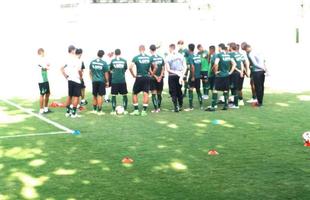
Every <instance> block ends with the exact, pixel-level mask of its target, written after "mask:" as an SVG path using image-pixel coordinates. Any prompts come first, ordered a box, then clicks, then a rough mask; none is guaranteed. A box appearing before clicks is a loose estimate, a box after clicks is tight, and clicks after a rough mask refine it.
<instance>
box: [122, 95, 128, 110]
mask: <svg viewBox="0 0 310 200" xmlns="http://www.w3.org/2000/svg"><path fill="white" fill-rule="evenodd" d="M127 105H128V97H127V95H123V106H124V110H127Z"/></svg>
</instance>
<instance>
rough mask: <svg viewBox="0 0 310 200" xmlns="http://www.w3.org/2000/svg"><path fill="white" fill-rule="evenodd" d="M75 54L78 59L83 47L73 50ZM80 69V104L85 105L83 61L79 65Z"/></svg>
mask: <svg viewBox="0 0 310 200" xmlns="http://www.w3.org/2000/svg"><path fill="white" fill-rule="evenodd" d="M75 54H76V55H77V57H78V58H79V59H81V57H82V54H83V49H76V50H75ZM81 69H82V80H81V106H85V105H87V103H88V102H87V101H86V100H85V88H86V86H85V83H84V79H83V75H84V70H85V64H84V62H83V61H82V66H81Z"/></svg>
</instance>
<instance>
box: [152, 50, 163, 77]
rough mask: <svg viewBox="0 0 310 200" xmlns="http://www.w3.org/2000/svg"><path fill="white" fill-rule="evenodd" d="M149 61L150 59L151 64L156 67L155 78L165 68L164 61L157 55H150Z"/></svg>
mask: <svg viewBox="0 0 310 200" xmlns="http://www.w3.org/2000/svg"><path fill="white" fill-rule="evenodd" d="M151 59H152V63H153V64H155V65H156V66H157V70H156V72H155V76H160V75H161V71H162V69H163V67H164V66H165V61H164V59H163V58H162V57H160V56H159V55H152V56H151Z"/></svg>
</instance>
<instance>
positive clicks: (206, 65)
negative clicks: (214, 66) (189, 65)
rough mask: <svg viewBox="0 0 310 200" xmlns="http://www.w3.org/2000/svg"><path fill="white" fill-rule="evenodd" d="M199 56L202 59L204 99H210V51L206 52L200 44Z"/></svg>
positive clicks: (198, 47)
mask: <svg viewBox="0 0 310 200" xmlns="http://www.w3.org/2000/svg"><path fill="white" fill-rule="evenodd" d="M197 49H198V55H199V56H200V58H201V80H202V88H203V95H202V98H203V99H206V100H207V99H208V98H209V89H210V85H209V82H208V77H209V76H208V75H209V72H210V62H209V60H208V51H207V50H204V48H203V46H202V45H201V44H198V46H197Z"/></svg>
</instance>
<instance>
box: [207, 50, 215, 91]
mask: <svg viewBox="0 0 310 200" xmlns="http://www.w3.org/2000/svg"><path fill="white" fill-rule="evenodd" d="M215 55H216V52H215V46H214V45H211V46H209V54H208V62H209V63H210V70H209V73H208V82H209V87H210V90H211V92H212V93H213V90H214V82H215V74H214V69H213V65H214V62H215V57H216V56H215Z"/></svg>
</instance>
